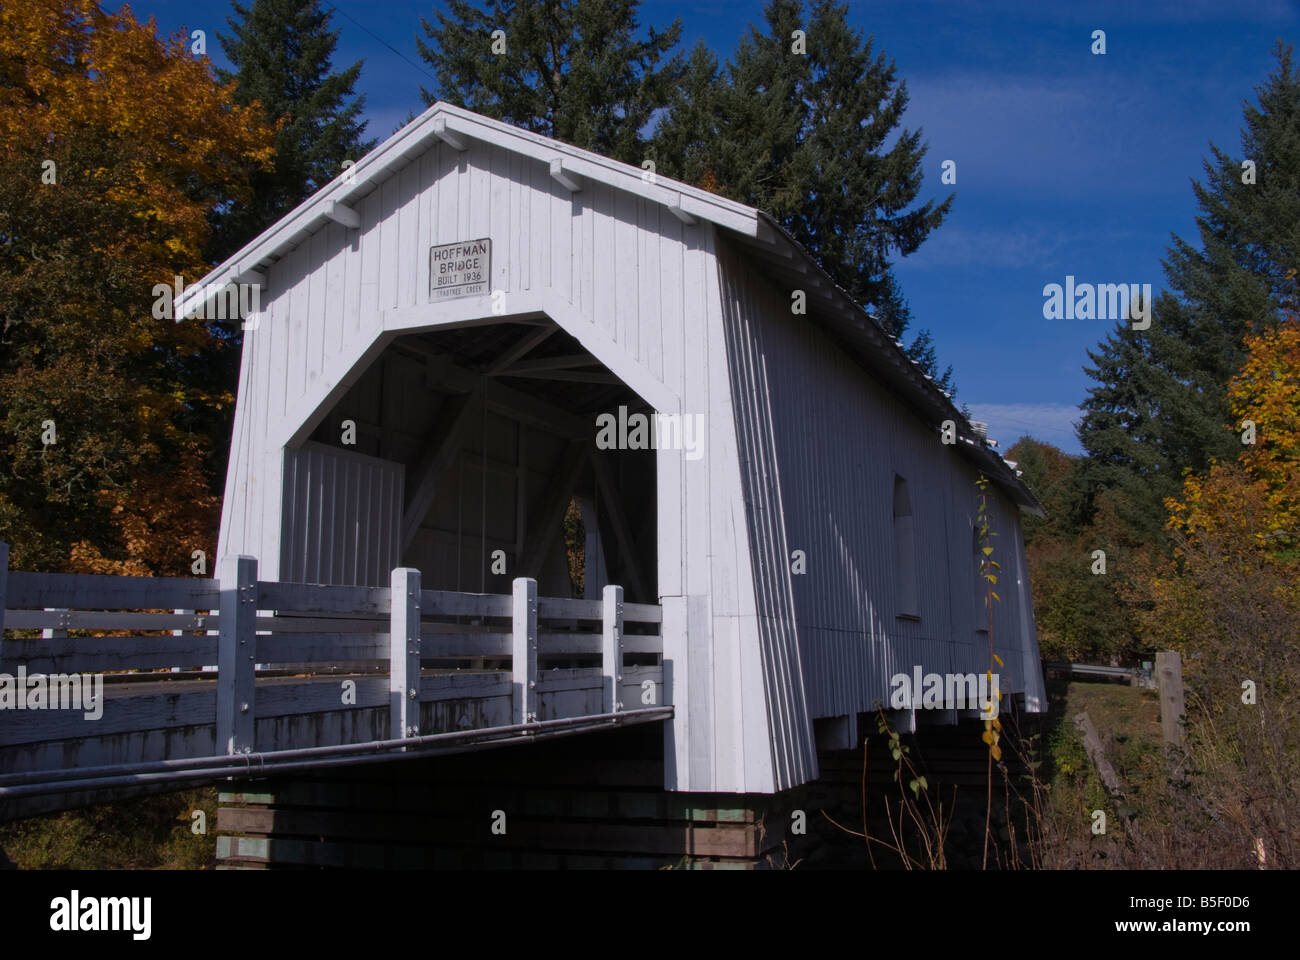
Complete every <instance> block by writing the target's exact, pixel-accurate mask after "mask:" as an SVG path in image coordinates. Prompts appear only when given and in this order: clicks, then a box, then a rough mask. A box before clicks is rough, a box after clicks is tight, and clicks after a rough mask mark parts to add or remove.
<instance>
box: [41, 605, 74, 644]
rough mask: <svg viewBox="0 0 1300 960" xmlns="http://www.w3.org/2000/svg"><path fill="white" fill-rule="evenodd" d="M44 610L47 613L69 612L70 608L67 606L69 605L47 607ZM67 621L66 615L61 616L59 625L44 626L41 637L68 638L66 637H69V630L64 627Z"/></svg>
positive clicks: (52, 638) (48, 638) (46, 638)
mask: <svg viewBox="0 0 1300 960" xmlns="http://www.w3.org/2000/svg"><path fill="white" fill-rule="evenodd" d="M44 612H45V613H67V612H68V608H67V607H46V608H45V610H44ZM65 622H66V618H64V617H60V618H59V626H57V627H45V628H43V629H42V630H41V639H42V640H66V639H68V631H67V630H66V629H64V627H63V624H64V623H65Z"/></svg>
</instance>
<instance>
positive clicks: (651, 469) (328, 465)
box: [0, 103, 1043, 800]
mask: <svg viewBox="0 0 1300 960" xmlns="http://www.w3.org/2000/svg"><path fill="white" fill-rule="evenodd" d="M229 284H236V285H238V284H248V285H256V287H257V293H258V298H257V302H258V310H257V311H256V312H255V313H254V314H253V315H252V316H250V317H249V318H248V321H247V330H246V332H245V334H244V345H243V358H242V367H241V373H240V381H239V394H238V407H237V411H236V415H235V422H234V433H233V438H232V442H231V454H230V466H229V474H228V477H227V481H226V490H225V500H224V509H223V514H222V521H221V533H220V546H219V556H220V560H219V568H218V570H217V577H216V578H215V579H213V580H206V581H192V582H191V581H175V580H172V581H166V582H160V581H141V582H138V583H134V584H133V583H131V582H128V581H125V580H123V581H120V582H118V581H115V582H113V583H109V582H108V581H107V580H104V581H94V582H92V580H93V578H80V579H71V578H63V577H55V576H52V575H43V574H30V573H17V572H11V573H10V574H9V577H8V590H7V598H6V599H5V600H4V602H3V603H0V609H5V610H6V612H5V617H6V622H5V624H4V626H5V629H6V631H8V632H6V634H5V637H6V639H5V640H4V643H3V645H2V646H0V657H2V662H3V668H0V669H3V670H5V671H8V672H10V673H12V672H13V668H14V667H15V666H17V665H19V664H27V665H28V669H29V670H30V671H31V672H36V671H38V670H65V671H66V670H82V671H87V670H88V671H106V670H124V669H150V668H154V669H156V668H180V669H182V670H183V671H185V672H183V674H182V676H181V677H179V678H177V679H175V680H170V681H168V683H171V684H178V686H177V687H175V688H172V687H167V685H166V684H163V683H162V682H160V681H158V679H157V677H156V676H152V677H148V678H143V677H142V676H141V675H139V674H137V675H134V676H131V680H130V682H127V681H126V680H117V681H113V678H112V677H110V681H111V682H110V684H109V687H108V690H109V693H107V694H106V700H105V709H104V712H103V717H102V718H101V719H100V720H97V721H89V720H82V719H80V716H81V715H80V714H74V713H62V714H55V713H53V712H46V713H42V714H39V715H38V714H36V713H23V714H21V715H20V714H19V713H18V712H16V711H15V712H0V774H3V775H0V800H3V799H4V797H5V796H8V797H10V798H14V799H16V798H19V797H21V796H24V795H25V794H23V793H21V792H19V793H15V792H13V791H22V790H24V789H26V788H32V787H33V786H34V785H35V787H37V788H39V786H40V783H41V782H43V780H42V778H45V779H48V776H49V772H50V771H51V770H66V769H67V768H69V767H73V766H77V765H85V764H86V763H87V762H89V763H90V764H91V765H93V766H97V767H101V766H102V767H104V768H105V770H104V771H101V772H100V773H98V774H96V776H101V777H103V778H105V780H104V782H105V784H110V783H112V782H116V781H114V780H113V779H112V778H113V777H114V776H116V775H117V774H115V773H114V772H113V771H114V770H117V771H119V773H121V771H123V770H125V768H124V767H122V766H121V765H123V764H135V765H137V768H138V769H135V771H134V772H130V771H128V772H127V773H122V775H128V773H129V775H130V776H146V775H150V774H151V773H153V772H158V773H159V774H160V775H163V772H164V771H165V770H170V769H173V768H172V767H168V766H167V765H168V764H175V763H178V762H182V761H183V762H184V763H186V764H190V765H191V766H188V767H185V768H184V769H191V770H196V769H202V770H205V771H207V770H210V769H211V770H218V771H220V770H226V769H228V767H229V765H230V764H232V763H236V762H238V763H244V764H246V765H251V764H253V763H260V764H264V765H267V766H268V767H269V766H274V765H275V764H277V763H279V764H284V765H288V764H291V763H293V764H299V765H310V764H311V763H314V762H324V761H325V760H326V759H328V758H334V759H337V760H343V759H345V758H353V759H355V758H358V757H361V756H364V755H365V749H364V745H366V744H371V745H372V748H371V752H372V753H373V752H376V751H378V752H383V751H393V750H402V749H409V750H425V749H438V750H451V749H463V748H467V747H468V746H469V745H471V744H472V743H474V742H480V743H481V742H483V741H485V740H491V739H493V738H498V739H500V738H507V739H511V738H518V737H523V736H537V735H539V734H546V733H547V732H560V731H563V732H566V733H572V732H573V731H574V730H575V729H587V728H594V727H597V726H600V725H606V726H608V725H610V724H617V723H633V722H651V721H653V722H657V723H661V724H662V727H663V733H664V744H663V750H664V766H663V771H664V773H663V780H664V783H663V787H664V789H666V790H669V791H691V792H708V793H747V794H754V793H759V794H762V793H768V794H774V793H778V792H780V791H784V790H787V789H789V788H792V787H796V786H798V785H800V784H803V783H805V782H808V781H810V780H812V779H815V778H816V777H817V776H818V765H817V749H818V745H819V743H820V745H822V746H823V747H827V746H829V747H835V746H839V747H848V746H850V745H852V744H854V743H856V742H858V739H859V738H858V735H857V723H858V716H859V715H860V714H863V713H869V712H871V711H872V710H873V709H874V708H875V704H876V703H877V702H878V701H879V702H881V703H885V704H888V702H889V693H890V685H889V681H890V678H891V677H892V676H893V675H895V674H897V673H906V674H908V675H909V676H910V675H911V674H912V673H913V670H914V668H915V667H920V668H922V669H923V671H924V672H925V673H932V672H937V673H940V674H943V673H972V672H973V673H978V674H982V673H983V672H984V671H985V669H986V668H987V667H988V664H989V648H990V636H989V632H988V626H989V624H988V621H987V613H986V611H985V609H984V604H983V599H982V597H983V593H982V590H981V581H980V579H979V576H978V561H979V550H978V545H977V543H976V538H975V534H974V524H975V516H976V509H977V503H978V492H977V490H976V487H975V481H976V480H977V478H978V477H979V476H980V475H981V474H983V475H985V476H987V477H988V478H989V479H990V480H991V481H992V483H991V485H990V488H989V490H990V494H989V499H990V502H991V515H992V524H993V528H994V529H995V530H996V531H997V532H998V534H999V535H1000V536H999V538H998V539H996V540H994V541H993V544H994V546H995V548H996V553H995V559H997V560H998V561H999V563H1000V564H1001V568H1002V579H1001V582H1000V584H999V593H1000V596H1001V602H1000V603H998V604H996V605H995V608H994V615H993V623H992V626H993V629H992V646H993V649H994V650H995V652H996V653H997V654H998V656H999V658H1000V659H1001V661H1002V663H1003V667H1002V668H1001V670H1000V686H1001V689H1002V691H1004V692H1005V693H1009V694H1012V695H1015V696H1016V697H1017V698H1018V699H1020V700H1022V701H1023V706H1024V707H1025V708H1027V709H1028V710H1029V711H1037V710H1038V709H1040V706H1041V703H1042V698H1043V681H1042V673H1041V668H1040V664H1039V656H1038V647H1037V640H1036V636H1035V631H1034V622H1033V615H1032V605H1031V601H1030V593H1029V584H1028V579H1027V574H1026V569H1025V558H1024V550H1023V545H1022V538H1021V534H1020V526H1019V520H1018V514H1019V511H1020V510H1021V509H1028V510H1031V511H1039V510H1040V508H1039V507H1038V505H1037V503H1036V501H1035V500H1034V498H1033V496H1032V495H1031V494H1030V493H1029V491H1028V490H1027V489H1026V488H1025V486H1024V485H1023V484H1022V483H1021V481H1020V480H1019V479H1018V477H1017V475H1016V473H1015V471H1014V469H1013V466H1014V465H1011V464H1008V463H1007V462H1006V461H1004V460H1002V459H1001V458H1000V457H999V456H998V455H997V453H996V452H995V451H994V450H993V449H992V448H991V447H990V446H989V445H988V444H987V443H986V442H985V441H984V439H983V438H982V437H981V436H979V435H977V433H976V431H975V430H974V428H972V426H971V425H970V424H969V423H968V422H967V421H966V419H965V418H964V417H963V416H962V414H961V413H960V412H959V411H958V410H957V409H956V408H955V407H954V406H953V404H952V402H951V400H950V399H949V398H948V397H947V396H946V395H945V394H944V393H943V392H942V391H941V390H940V389H938V388H937V387H936V385H935V384H934V383H933V382H932V381H931V380H930V379H929V378H927V377H926V376H925V375H923V373H922V372H921V371H920V370H919V369H918V368H917V367H916V366H915V365H914V364H913V363H911V362H910V361H909V360H908V359H907V357H906V356H905V354H904V353H903V351H902V350H901V349H900V347H899V346H898V345H897V344H895V343H893V342H891V341H890V340H889V339H888V337H887V336H886V335H885V334H884V333H883V332H882V330H881V328H880V327H879V325H878V324H877V323H876V322H875V321H874V320H873V319H872V318H871V317H869V316H868V315H867V314H866V313H865V312H864V311H863V310H862V309H861V308H860V307H859V306H858V305H857V304H855V303H853V302H852V300H851V299H850V298H849V297H848V296H847V295H845V294H844V293H843V292H842V291H841V290H840V289H838V288H837V287H836V286H835V285H834V284H833V283H832V282H831V280H830V279H829V278H828V277H827V276H826V274H825V273H823V272H822V271H821V270H820V269H819V268H818V267H817V266H816V265H815V263H814V262H813V261H812V260H811V259H810V257H809V256H808V254H807V253H806V252H805V251H804V250H803V249H802V248H801V247H800V246H799V245H798V244H796V243H795V242H793V241H792V240H791V239H790V238H789V237H788V236H787V235H786V234H785V233H784V232H783V231H782V230H781V229H780V228H779V227H777V226H776V225H775V224H774V222H773V221H772V220H770V219H769V218H768V217H767V216H765V215H764V214H763V213H761V212H759V211H757V210H754V209H752V208H749V207H745V206H743V205H740V204H737V203H734V202H732V201H729V200H725V199H722V198H720V197H717V196H714V195H712V194H709V193H707V192H704V191H702V190H698V189H695V188H692V187H688V186H685V185H683V184H680V183H676V182H672V181H668V180H663V179H659V180H658V181H655V180H654V178H653V177H651V176H649V175H647V174H646V173H645V171H643V170H641V169H638V168H634V167H630V166H627V165H625V164H621V163H617V162H614V161H612V160H607V159H604V158H602V157H599V156H597V155H594V154H592V153H588V152H585V151H582V150H578V149H575V148H573V147H569V146H566V145H564V144H561V143H558V142H555V141H552V140H548V139H546V138H543V137H540V136H537V135H534V134H530V133H527V132H524V131H521V130H518V129H515V128H514V127H511V126H509V125H506V124H503V123H500V122H497V121H493V120H490V119H486V118H484V117H481V116H478V115H476V114H473V113H470V112H468V111H465V110H461V109H458V108H455V107H452V106H449V105H447V104H442V103H440V104H437V105H435V106H434V107H432V108H430V109H429V110H428V111H426V112H425V113H424V114H423V115H422V116H420V117H419V118H418V119H416V120H415V121H413V122H412V123H410V124H408V125H407V126H406V127H404V128H403V129H402V130H401V131H400V132H398V133H397V134H395V135H394V136H393V137H392V138H390V139H389V140H388V141H386V142H385V143H384V144H382V145H381V146H380V147H378V148H377V149H376V150H375V151H374V152H372V153H371V154H370V155H369V156H367V157H365V158H364V159H363V160H361V161H360V162H359V163H357V164H356V165H355V167H353V168H351V169H350V170H349V171H347V172H346V174H345V175H344V176H342V177H340V178H339V179H338V180H336V181H334V182H333V183H331V184H330V185H329V186H328V187H326V188H324V189H322V190H321V191H320V192H319V193H317V194H316V195H315V196H314V197H312V198H311V199H310V200H308V201H307V202H305V203H304V204H302V205H301V206H300V207H299V208H298V209H296V210H295V211H293V212H292V213H291V214H289V215H288V216H286V217H285V218H284V219H283V220H282V221H280V222H279V223H277V224H276V225H274V226H273V227H271V228H270V229H269V230H267V231H266V232H265V233H264V234H262V235H261V236H260V237H258V238H257V239H256V240H255V241H253V242H252V243H250V244H249V245H248V246H246V247H245V248H244V249H242V250H240V251H239V252H238V253H237V254H236V255H235V256H233V257H232V258H231V259H230V260H229V261H227V262H226V263H224V264H222V265H221V266H220V267H218V268H217V269H216V270H214V271H213V272H212V273H211V274H210V275H209V276H208V277H206V278H204V280H203V281H201V283H200V284H199V285H196V286H195V287H192V288H190V290H189V292H188V293H187V294H186V295H185V296H184V297H183V298H182V301H181V304H180V310H181V311H182V312H183V313H190V314H192V313H194V312H195V311H196V310H199V309H203V310H205V311H206V312H207V315H208V316H211V315H212V311H213V310H214V306H215V301H216V300H217V299H219V298H222V297H225V296H227V295H228V294H230V291H231V289H232V288H230V287H229V286H228V285H229ZM248 290H249V288H245V293H247V292H248ZM796 291H802V292H803V295H804V296H805V297H806V303H807V309H806V313H802V312H798V311H796V310H794V309H792V305H794V304H795V303H796V302H797V301H798V300H800V299H801V298H800V297H798V296H796V293H795V292H796ZM245 299H246V301H248V300H249V299H250V298H248V297H247V296H246V297H245ZM185 322H197V321H194V320H190V321H185ZM945 421H951V426H953V427H954V428H955V431H956V434H957V442H956V443H944V442H943V425H944V423H945ZM652 426H653V428H654V430H653V432H652V431H651V429H650V428H651V427H652ZM642 427H644V428H645V429H644V430H642ZM652 437H653V439H651V438H652ZM566 518H567V520H566ZM575 556H576V557H580V558H581V560H580V562H571V559H572V558H573V557H575ZM241 558H242V559H241ZM3 583H4V580H3V579H0V584H3ZM579 584H580V585H581V588H580V589H579V586H578V585H579ZM88 608H89V609H94V610H98V611H100V613H99V614H97V615H92V614H91V613H77V612H76V611H77V610H78V609H81V610H86V609H88ZM110 609H111V610H117V611H126V612H119V613H116V614H114V616H115V617H116V618H117V619H114V618H113V617H110V616H109V615H108V614H107V613H105V612H104V611H108V610H110ZM160 610H161V611H164V612H163V613H159V612H158V611H160ZM172 610H175V611H180V612H177V613H171V612H166V611H172ZM142 611H152V612H149V613H146V612H142ZM196 611H197V612H196ZM209 611H212V612H215V618H216V619H215V621H214V619H213V616H214V613H210V612H209ZM150 617H152V618H154V619H149V620H147V619H146V618H150ZM95 627H98V628H100V629H105V630H113V629H116V630H118V631H127V632H130V631H134V632H135V633H137V634H139V633H140V632H141V631H144V630H153V631H154V632H155V635H148V636H143V635H137V636H134V637H130V638H105V637H99V638H90V637H84V635H83V637H84V638H83V637H79V636H74V635H71V634H75V633H76V631H77V630H78V629H82V630H85V629H90V628H95ZM159 629H164V630H174V631H175V636H171V635H165V636H158V635H156V631H157V630H159ZM23 631H27V632H26V633H24V632H23ZM32 631H44V635H43V636H36V635H34V634H32V633H31V632H32ZM69 631H71V634H69V635H66V636H65V635H64V634H65V633H68V632H69ZM213 665H217V666H219V668H220V669H219V671H217V673H218V678H217V680H216V683H215V684H213V682H212V671H211V670H208V671H203V670H201V669H199V668H202V667H204V666H207V667H211V666H213ZM191 673H192V677H191V676H190V674H191ZM372 674H373V675H372ZM341 678H353V679H354V681H355V682H354V694H355V700H353V701H352V702H341V700H340V690H341V688H343V687H344V684H343V681H342V679H341ZM173 689H174V690H175V692H172V691H173ZM952 706H953V705H951V704H946V705H945V709H943V710H942V711H940V713H941V714H942V717H943V718H944V719H946V720H948V721H949V722H951V721H952V720H955V719H956V717H957V711H955V710H953V709H951V708H952ZM918 707H919V704H918ZM900 719H901V722H902V723H904V724H905V725H912V724H914V722H915V720H914V716H913V715H911V714H910V712H909V713H905V714H904V715H903V716H902V717H901V718H900ZM547 723H551V724H553V726H551V727H546V726H545V724H547ZM96 724H98V726H96ZM485 730H487V731H489V732H487V733H484V732H483V731H485ZM437 738H441V739H437ZM476 738H477V741H476ZM402 740H409V741H413V742H411V743H408V744H406V745H403V744H401V743H400V742H398V741H402ZM377 742H378V745H375V744H376V743H377ZM330 750H334V751H336V752H335V753H330V752H329V751H330ZM286 751H290V752H286ZM291 751H300V752H299V753H293V752H291ZM349 751H350V752H349ZM230 754H234V755H235V756H234V757H233V759H229V760H221V759H220V758H221V757H223V756H229V755H230ZM241 757H242V758H243V759H240V758H241ZM250 757H251V758H254V759H251V760H250V759H249V758H250ZM184 758H194V759H192V760H184ZM142 764H152V765H153V766H149V767H145V766H140V765H142ZM286 768H289V769H294V768H292V767H286ZM133 782H135V781H133ZM6 791H9V792H8V793H6ZM33 792H34V791H33Z"/></svg>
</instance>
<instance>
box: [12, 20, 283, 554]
mask: <svg viewBox="0 0 1300 960" xmlns="http://www.w3.org/2000/svg"><path fill="white" fill-rule="evenodd" d="M232 90H233V87H232V86H223V85H221V84H219V83H218V82H217V79H216V77H215V74H214V72H213V68H212V65H211V63H210V61H208V60H207V58H206V57H203V56H196V55H195V54H194V53H193V52H192V50H191V47H190V40H189V38H188V37H185V36H183V35H179V34H178V35H177V36H175V37H171V38H163V37H160V36H159V34H158V29H157V26H156V24H155V23H154V21H152V20H150V21H148V22H147V23H143V24H142V23H139V22H137V21H136V19H135V18H134V16H133V14H132V13H131V11H130V9H129V7H125V6H124V7H122V8H121V10H120V11H119V12H117V13H111V12H108V11H106V10H104V9H102V8H101V7H100V6H99V4H97V3H95V2H90V0H26V2H24V3H19V4H3V5H0V539H3V540H6V541H8V542H9V543H10V544H11V550H12V554H11V564H12V566H14V567H16V568H26V569H43V570H75V571H85V572H102V573H134V574H144V573H158V574H189V573H190V572H191V554H192V552H193V551H194V550H204V551H206V552H207V555H208V556H209V557H211V556H212V553H213V551H214V548H215V542H214V537H215V530H216V519H217V516H218V512H219V497H218V496H216V495H215V494H214V484H213V476H212V474H213V472H214V471H213V470H212V468H211V466H210V464H209V463H208V462H207V461H206V459H205V455H206V454H207V452H208V451H209V450H210V449H211V447H212V446H213V440H212V439H211V434H212V432H213V431H212V430H211V429H210V425H211V424H212V422H213V414H214V412H218V411H221V410H222V409H223V407H226V406H228V405H230V404H231V403H233V397H232V396H231V395H230V392H229V390H228V389H226V388H224V387H223V386H221V384H220V383H219V381H217V380H215V379H214V378H213V377H212V376H211V374H210V371H211V369H212V368H213V367H214V366H215V364H214V360H215V359H216V358H217V356H218V354H219V352H220V351H222V350H228V349H230V347H229V346H228V345H227V343H226V341H225V340H224V339H223V338H222V337H220V336H217V335H216V334H215V333H214V331H213V330H211V329H209V328H208V327H206V326H204V325H203V324H202V323H201V322H198V321H183V322H179V323H176V322H172V321H171V320H166V319H156V318H155V317H154V311H153V309H152V307H153V303H154V299H155V297H154V292H153V291H154V286H155V285H156V284H160V283H161V284H167V285H168V286H170V285H171V284H172V282H173V278H174V277H175V276H177V275H180V276H182V277H183V278H185V281H186V282H187V283H191V282H194V281H196V280H197V279H198V278H199V277H200V276H202V275H203V274H204V273H205V272H206V270H207V268H208V264H206V263H205V262H204V260H203V256H202V252H201V251H202V250H203V247H204V244H205V243H206V241H207V239H208V235H209V226H208V215H209V213H210V212H211V211H212V210H214V209H215V208H216V207H218V206H219V205H222V204H228V203H231V202H235V203H238V202H246V201H247V200H248V199H249V195H248V184H247V173H246V171H247V169H248V165H249V163H250V162H251V163H254V164H258V165H262V166H269V164H270V162H271V158H272V148H271V143H272V136H273V131H272V130H271V129H269V127H268V126H267V124H266V121H265V120H264V119H263V117H262V114H261V113H260V111H258V110H256V109H255V108H254V107H251V106H250V107H241V106H238V105H236V104H235V102H234V99H233V97H232ZM241 171H244V172H241Z"/></svg>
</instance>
